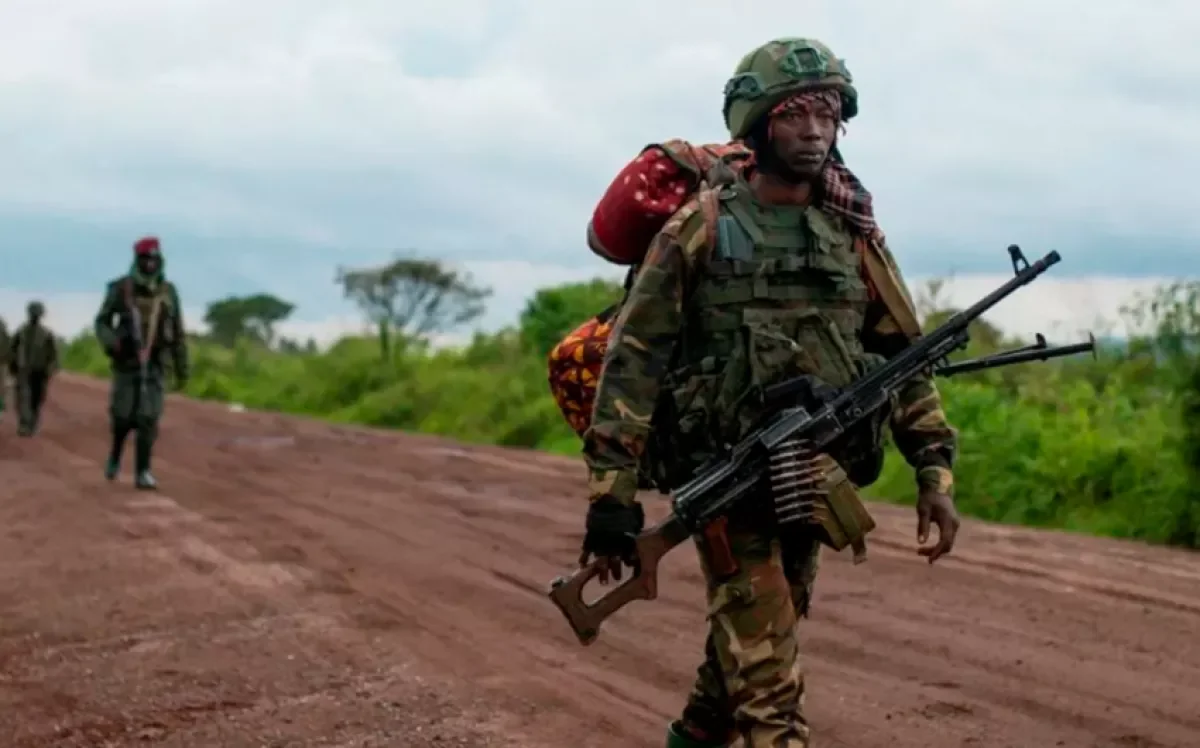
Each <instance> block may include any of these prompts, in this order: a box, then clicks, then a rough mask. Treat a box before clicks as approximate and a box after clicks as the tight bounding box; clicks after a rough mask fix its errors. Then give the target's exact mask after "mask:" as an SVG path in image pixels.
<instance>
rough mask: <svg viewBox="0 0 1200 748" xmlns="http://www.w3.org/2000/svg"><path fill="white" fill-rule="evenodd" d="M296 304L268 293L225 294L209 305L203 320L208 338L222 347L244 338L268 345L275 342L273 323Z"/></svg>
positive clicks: (284, 316)
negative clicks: (222, 297)
mask: <svg viewBox="0 0 1200 748" xmlns="http://www.w3.org/2000/svg"><path fill="white" fill-rule="evenodd" d="M295 309H296V307H295V305H294V304H291V303H290V302H287V301H284V300H283V299H280V298H278V297H276V296H272V295H271V294H261V293H260V294H255V295H253V296H228V297H226V298H224V299H219V300H217V301H214V302H212V303H211V304H209V305H208V309H207V310H206V311H205V313H204V322H205V324H207V325H208V329H209V337H210V338H211V339H212V340H214V341H216V342H217V343H219V344H220V345H224V346H232V345H233V344H234V343H235V342H236V341H237V340H239V339H241V338H246V339H249V340H253V341H254V342H256V343H261V344H262V345H266V346H270V345H271V344H273V343H274V341H275V326H276V325H278V324H279V323H280V322H283V321H284V320H286V319H287V318H288V317H290V316H291V315H292V312H293V311H295Z"/></svg>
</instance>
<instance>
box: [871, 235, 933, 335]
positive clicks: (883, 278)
mask: <svg viewBox="0 0 1200 748" xmlns="http://www.w3.org/2000/svg"><path fill="white" fill-rule="evenodd" d="M862 245H863V267H864V268H865V269H866V272H867V277H868V278H869V279H870V281H871V284H872V285H873V286H874V287H875V291H876V292H877V293H878V294H879V298H880V300H881V301H883V304H884V306H886V307H887V309H888V311H889V312H891V315H892V318H893V319H895V320H896V324H897V325H899V326H900V331H901V332H903V333H904V334H905V335H907V336H908V337H909V338H910V339H911V338H918V337H920V336H921V323H920V322H919V321H918V320H917V312H916V310H915V309H914V308H913V305H912V302H911V301H910V300H909V298H908V294H907V293H905V292H904V287H903V284H902V282H901V280H900V276H899V273H897V272H896V270H895V268H893V267H892V262H891V259H890V258H889V257H888V256H887V255H886V254H885V253H884V249H883V246H882V245H881V244H880V242H879V241H878V240H877V239H876V238H869V239H865V240H863V241H862Z"/></svg>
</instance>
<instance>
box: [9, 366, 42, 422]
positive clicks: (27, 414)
mask: <svg viewBox="0 0 1200 748" xmlns="http://www.w3.org/2000/svg"><path fill="white" fill-rule="evenodd" d="M49 386H50V374H49V372H45V371H23V372H20V373H18V374H17V376H16V377H15V380H14V386H13V389H14V390H15V394H16V398H17V417H18V426H19V427H20V428H21V430H22V431H25V432H28V433H32V432H33V431H35V430H36V429H37V427H38V424H39V423H40V422H41V420H42V405H44V404H45V402H46V391H47V390H48V389H49Z"/></svg>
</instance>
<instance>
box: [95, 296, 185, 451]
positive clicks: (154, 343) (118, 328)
mask: <svg viewBox="0 0 1200 748" xmlns="http://www.w3.org/2000/svg"><path fill="white" fill-rule="evenodd" d="M127 284H132V288H131V290H132V296H133V303H134V304H136V305H137V307H138V311H139V314H140V317H141V322H142V329H141V339H142V340H143V341H145V343H146V344H148V345H149V357H148V361H147V365H146V381H145V383H144V387H143V382H142V381H141V373H140V365H139V361H138V351H137V350H136V349H135V347H134V344H133V338H132V336H131V335H129V327H128V326H129V324H130V323H131V320H130V315H129V313H128V311H127V308H126V288H127ZM94 328H95V332H96V337H97V339H98V340H99V341H100V344H101V345H102V346H103V347H104V349H105V350H106V351H108V352H109V356H110V361H111V369H112V385H111V390H110V392H109V409H108V411H109V421H110V426H111V428H112V432H113V455H112V459H113V460H115V461H116V462H119V461H120V451H121V445H123V444H124V441H125V438H126V436H127V435H128V434H129V432H130V431H135V432H136V458H135V463H136V466H135V470H136V471H137V472H138V473H141V472H143V471H148V470H149V469H150V461H151V457H152V453H153V448H154V444H155V442H156V441H157V439H158V424H159V421H160V419H161V418H162V415H163V406H164V401H165V398H164V391H165V386H164V380H165V377H164V367H165V365H166V364H167V363H168V361H167V359H168V356H169V358H170V364H171V365H172V367H173V369H174V372H175V376H176V378H177V379H178V380H180V381H181V382H182V381H184V380H186V379H187V376H188V373H189V372H188V364H189V362H188V349H187V338H186V336H185V332H184V326H183V311H182V305H181V304H180V301H179V294H178V292H177V291H176V289H175V286H174V284H172V283H170V282H168V281H165V280H156V281H155V282H150V283H148V282H146V281H145V280H144V279H143V281H141V282H139V281H138V280H135V276H133V275H130V276H125V277H121V278H118V279H116V280H113V281H111V282H109V284H108V287H107V289H106V290H105V294H104V300H103V301H102V302H101V305H100V309H99V311H98V312H97V313H96V319H95V324H94ZM143 390H144V392H145V396H144V397H143V396H142V393H143Z"/></svg>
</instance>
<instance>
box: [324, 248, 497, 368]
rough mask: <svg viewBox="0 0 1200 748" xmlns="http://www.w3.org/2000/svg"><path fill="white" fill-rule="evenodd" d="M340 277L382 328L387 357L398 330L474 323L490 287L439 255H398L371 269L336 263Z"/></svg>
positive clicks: (422, 335) (419, 331) (422, 332)
mask: <svg viewBox="0 0 1200 748" xmlns="http://www.w3.org/2000/svg"><path fill="white" fill-rule="evenodd" d="M337 282H338V283H339V284H340V285H341V286H342V291H343V293H344V294H345V296H346V298H348V299H351V300H352V301H354V303H355V304H357V305H358V307H359V309H361V310H362V312H363V314H365V315H366V317H367V318H368V319H369V320H371V322H372V323H374V324H375V326H376V327H377V328H378V329H379V345H380V349H381V350H382V352H383V354H384V355H385V356H386V355H388V353H389V352H390V350H391V341H392V337H393V336H394V335H401V336H403V337H407V338H411V339H416V340H423V339H426V338H428V336H430V335H433V334H436V333H441V332H448V331H450V330H453V329H455V328H457V327H459V326H460V325H464V324H467V323H468V322H473V321H474V320H476V319H478V318H479V317H480V315H482V314H483V312H484V309H485V306H484V300H485V299H487V298H488V297H489V296H491V295H492V290H491V289H490V288H486V287H483V286H477V285H475V283H474V282H473V281H472V279H471V277H470V275H469V274H467V273H462V272H459V271H457V270H453V269H450V268H448V267H446V266H445V265H443V264H442V263H441V262H439V261H437V260H427V259H420V258H414V257H397V258H396V259H394V260H392V261H391V262H389V263H387V264H386V265H382V266H379V267H373V268H358V269H348V268H340V267H339V268H338V271H337Z"/></svg>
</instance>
